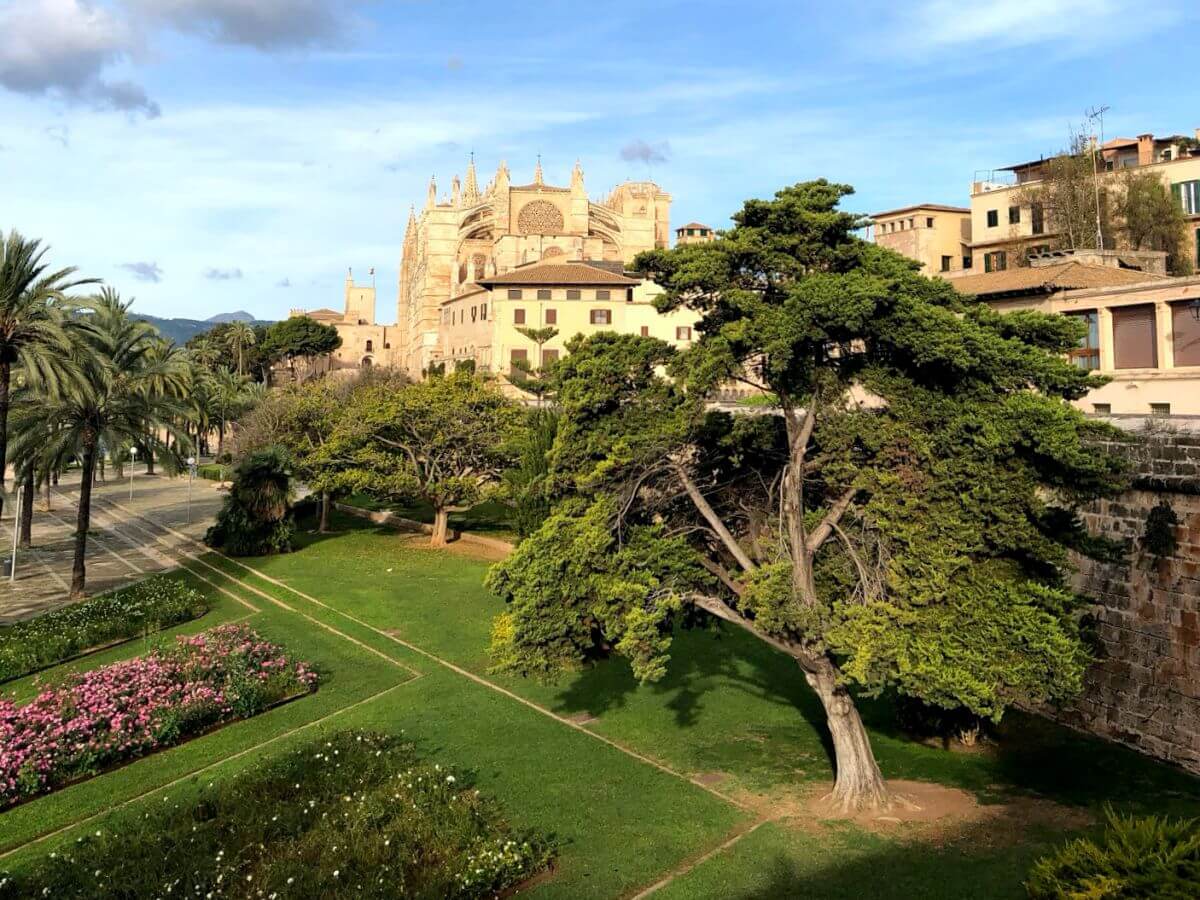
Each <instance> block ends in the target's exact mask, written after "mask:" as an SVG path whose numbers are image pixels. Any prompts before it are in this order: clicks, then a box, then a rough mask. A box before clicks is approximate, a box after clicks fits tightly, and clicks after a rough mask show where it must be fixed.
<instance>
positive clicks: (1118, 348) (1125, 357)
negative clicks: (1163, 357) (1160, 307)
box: [1112, 304, 1158, 369]
mask: <svg viewBox="0 0 1200 900" xmlns="http://www.w3.org/2000/svg"><path fill="white" fill-rule="evenodd" d="M1112 320H1113V365H1114V367H1115V368H1118V369H1153V368H1156V367H1157V366H1158V334H1157V330H1156V329H1155V327H1154V307H1153V306H1152V305H1149V304H1147V305H1146V306H1121V307H1117V308H1116V309H1114V310H1113V311H1112Z"/></svg>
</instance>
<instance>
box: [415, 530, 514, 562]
mask: <svg viewBox="0 0 1200 900" xmlns="http://www.w3.org/2000/svg"><path fill="white" fill-rule="evenodd" d="M402 540H403V542H404V545H405V546H406V547H412V548H414V549H416V550H438V551H441V552H442V553H453V554H454V555H455V556H465V557H467V558H468V559H482V560H485V561H487V562H499V561H500V560H502V559H505V558H506V557H507V556H508V553H507V552H505V551H503V550H500V549H498V548H495V547H490V546H487V545H485V544H477V543H473V542H469V541H462V540H458V541H451V542H450V543H448V544H446V546H444V547H430V546H429V535H427V534H404V535H402Z"/></svg>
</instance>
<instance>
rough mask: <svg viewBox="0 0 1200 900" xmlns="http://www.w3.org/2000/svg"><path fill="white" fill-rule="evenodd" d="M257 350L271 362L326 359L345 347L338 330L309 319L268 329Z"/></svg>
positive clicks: (296, 319) (295, 319)
mask: <svg viewBox="0 0 1200 900" xmlns="http://www.w3.org/2000/svg"><path fill="white" fill-rule="evenodd" d="M256 346H260V347H261V348H262V352H264V353H265V354H266V355H267V356H268V357H269V358H270V359H273V360H276V359H287V360H294V359H296V358H298V357H315V356H324V355H325V354H326V353H332V352H333V351H334V350H336V349H337V348H338V347H340V346H342V339H341V338H340V337H338V333H337V329H336V328H334V327H333V326H332V325H324V324H322V323H320V322H318V321H317V320H316V319H311V318H309V317H308V316H292V317H291V318H288V319H284V320H283V321H282V322H276V323H275V324H274V325H271V326H270V327H269V328H267V330H266V332H265V334H264V335H263V337H262V340H261V341H259V342H258V344H257V345H256Z"/></svg>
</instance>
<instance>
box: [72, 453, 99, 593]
mask: <svg viewBox="0 0 1200 900" xmlns="http://www.w3.org/2000/svg"><path fill="white" fill-rule="evenodd" d="M85 440H86V443H85V444H84V447H83V466H82V468H83V471H82V472H81V473H80V481H79V514H78V515H77V516H76V517H75V564H74V566H73V567H72V568H71V599H72V600H82V599H83V596H84V584H85V582H86V581H87V563H86V560H85V557H86V555H87V534H88V527H89V526H90V525H91V521H92V475H93V474H94V473H95V471H96V439H95V438H89V439H85Z"/></svg>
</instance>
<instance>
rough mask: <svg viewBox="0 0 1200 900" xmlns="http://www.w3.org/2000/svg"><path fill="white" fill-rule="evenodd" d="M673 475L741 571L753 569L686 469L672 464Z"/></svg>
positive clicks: (753, 566) (752, 564)
mask: <svg viewBox="0 0 1200 900" xmlns="http://www.w3.org/2000/svg"><path fill="white" fill-rule="evenodd" d="M674 468H675V473H676V474H677V475H678V476H679V480H680V482H681V483H682V484H683V488H684V490H686V491H687V494H688V496H689V497H691V498H692V503H694V504H695V505H696V509H698V510H699V511H700V515H702V516H704V519H705V521H707V522H708V524H709V525H711V526H712V528H713V531H715V532H716V534H717V537H719V538H720V539H721V543H722V544H724V545H725V549H726V550H728V551H729V553H730V555H731V556H732V557H733V558H734V559H736V560H737V561H738V565H740V566H741V567H742V568H743V569H746V570H747V571H750V570H752V569H754V568H755V565H754V560H752V559H751V558H750V557H749V556H747V555H746V551H745V550H743V549H742V548H741V545H739V544H738V542H737V541H736V540H734V537H733V535H732V534H730V533H729V529H728V528H726V527H725V523H724V522H722V521H721V519H720V517H719V516H718V515H717V514H716V512H715V511H714V510H713V508H712V506H710V505H709V502H708V501H707V500H705V499H704V495H703V494H702V493H700V488H698V487H696V482H694V481H692V476H691V475H689V474H688V472H687V469H685V468H684V467H683V465H681V464H680V463H678V462H676V463H674Z"/></svg>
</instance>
